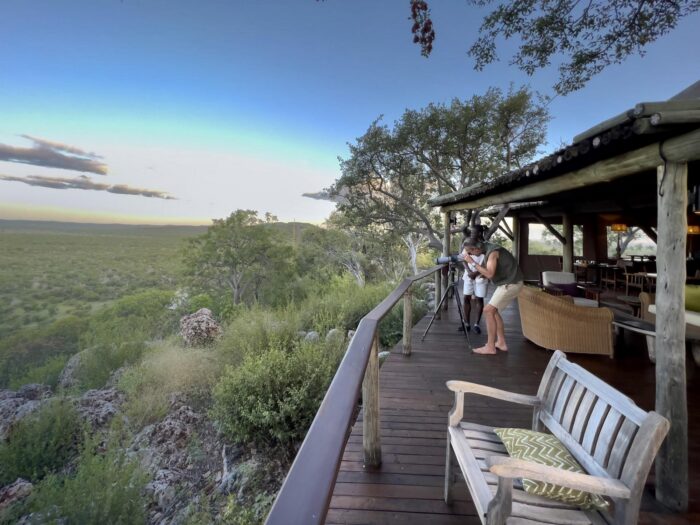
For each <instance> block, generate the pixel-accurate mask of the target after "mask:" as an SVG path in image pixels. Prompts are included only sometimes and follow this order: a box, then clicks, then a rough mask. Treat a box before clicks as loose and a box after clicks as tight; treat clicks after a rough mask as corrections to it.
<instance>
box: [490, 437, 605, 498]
mask: <svg viewBox="0 0 700 525" xmlns="http://www.w3.org/2000/svg"><path fill="white" fill-rule="evenodd" d="M493 431H494V432H495V433H496V434H497V435H498V437H499V438H501V441H503V445H504V446H505V447H506V450H508V454H509V455H510V457H512V458H516V459H523V460H527V461H532V462H534V463H539V464H541V465H548V466H550V467H557V468H560V469H564V470H568V471H569V472H580V473H583V474H585V473H586V471H585V470H583V469H582V468H581V465H579V464H578V462H577V461H576V460H575V459H574V457H573V456H572V455H571V454H570V453H569V451H568V450H566V447H564V445H562V443H561V442H560V441H559V440H558V439H557V438H556V437H554V436H553V435H551V434H544V433H542V432H535V431H533V430H525V429H523V428H494V429H493ZM523 489H525V492H528V493H530V494H535V495H537V496H545V497H547V498H551V499H554V500H557V501H562V502H564V503H568V504H570V505H576V506H578V507H581V508H583V509H599V510H607V508H608V502H607V501H606V500H605V498H603V497H602V496H599V495H597V494H590V493H588V492H584V491H581V490H574V489H570V488H567V487H561V486H559V485H553V484H551V483H545V482H543V481H535V480H531V479H523Z"/></svg>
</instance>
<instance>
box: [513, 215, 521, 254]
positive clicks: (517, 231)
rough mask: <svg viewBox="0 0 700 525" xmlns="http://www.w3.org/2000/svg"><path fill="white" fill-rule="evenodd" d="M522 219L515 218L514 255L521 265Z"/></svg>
mask: <svg viewBox="0 0 700 525" xmlns="http://www.w3.org/2000/svg"><path fill="white" fill-rule="evenodd" d="M520 235H521V233H520V217H519V216H518V215H516V216H515V217H513V255H514V256H515V260H516V261H518V264H520V244H521V243H520Z"/></svg>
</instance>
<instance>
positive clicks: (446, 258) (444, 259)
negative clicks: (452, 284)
mask: <svg viewBox="0 0 700 525" xmlns="http://www.w3.org/2000/svg"><path fill="white" fill-rule="evenodd" d="M463 260H464V255H462V254H461V253H458V254H452V255H443V256H440V257H436V258H435V264H456V263H458V262H462V261H463Z"/></svg>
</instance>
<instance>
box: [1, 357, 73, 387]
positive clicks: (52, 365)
mask: <svg viewBox="0 0 700 525" xmlns="http://www.w3.org/2000/svg"><path fill="white" fill-rule="evenodd" d="M68 359H69V356H67V355H57V356H54V357H49V358H48V359H47V360H46V361H45V362H44V364H42V365H40V366H38V367H36V368H32V369H30V370H29V371H28V372H26V373H25V374H24V375H23V376H21V377H16V378H14V379H12V381H10V389H11V390H17V389H18V388H19V387H21V386H22V385H27V384H30V383H41V384H42V385H48V386H50V387H51V388H52V389H53V388H56V385H57V384H58V378H59V376H60V375H61V372H62V371H63V367H64V366H66V362H68Z"/></svg>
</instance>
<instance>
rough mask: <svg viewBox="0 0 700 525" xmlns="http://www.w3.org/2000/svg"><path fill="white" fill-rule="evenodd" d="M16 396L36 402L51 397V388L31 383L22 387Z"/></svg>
mask: <svg viewBox="0 0 700 525" xmlns="http://www.w3.org/2000/svg"><path fill="white" fill-rule="evenodd" d="M17 395H18V396H19V397H23V398H24V399H29V400H31V401H37V400H39V399H46V398H47V397H51V387H48V386H46V385H40V384H37V383H32V384H29V385H24V386H22V387H21V388H20V389H19V390H18V391H17Z"/></svg>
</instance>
